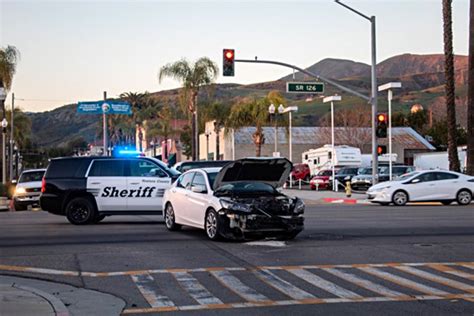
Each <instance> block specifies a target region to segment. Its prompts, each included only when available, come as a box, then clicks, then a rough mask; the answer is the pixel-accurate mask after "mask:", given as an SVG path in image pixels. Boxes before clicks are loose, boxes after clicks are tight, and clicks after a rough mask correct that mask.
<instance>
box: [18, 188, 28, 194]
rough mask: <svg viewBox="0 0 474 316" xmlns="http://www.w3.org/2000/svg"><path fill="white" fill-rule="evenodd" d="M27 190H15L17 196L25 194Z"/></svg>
mask: <svg viewBox="0 0 474 316" xmlns="http://www.w3.org/2000/svg"><path fill="white" fill-rule="evenodd" d="M25 193H26V190H25V188H16V189H15V195H20V194H25Z"/></svg>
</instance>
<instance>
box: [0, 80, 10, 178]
mask: <svg viewBox="0 0 474 316" xmlns="http://www.w3.org/2000/svg"><path fill="white" fill-rule="evenodd" d="M6 98H7V93H6V92H5V89H4V88H3V87H0V103H1V106H2V111H3V120H2V183H3V184H6V183H7V174H6V171H7V170H6V169H7V168H6V158H7V157H6V153H5V139H6V133H7V126H8V122H7V119H6V118H5V99H6Z"/></svg>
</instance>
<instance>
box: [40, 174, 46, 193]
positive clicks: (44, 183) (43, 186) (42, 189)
mask: <svg viewBox="0 0 474 316" xmlns="http://www.w3.org/2000/svg"><path fill="white" fill-rule="evenodd" d="M44 192H46V180H45V179H44V177H43V180H41V193H44Z"/></svg>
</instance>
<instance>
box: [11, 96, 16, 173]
mask: <svg viewBox="0 0 474 316" xmlns="http://www.w3.org/2000/svg"><path fill="white" fill-rule="evenodd" d="M14 113H15V94H14V93H12V115H11V126H10V181H11V180H13V143H14V141H15V140H14V139H13V122H14Z"/></svg>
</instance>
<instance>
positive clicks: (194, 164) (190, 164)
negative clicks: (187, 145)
mask: <svg viewBox="0 0 474 316" xmlns="http://www.w3.org/2000/svg"><path fill="white" fill-rule="evenodd" d="M231 161H232V160H199V161H181V162H178V163H177V164H176V165H174V166H173V167H172V168H173V169H174V170H176V171H178V172H180V173H184V172H186V171H188V170H191V169H197V168H213V167H224V166H225V165H226V164H228V163H229V162H231Z"/></svg>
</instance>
